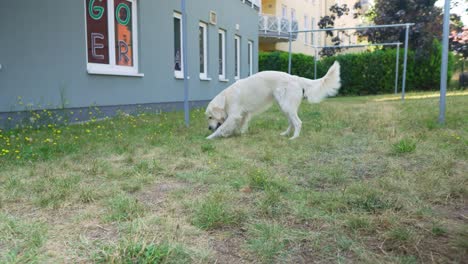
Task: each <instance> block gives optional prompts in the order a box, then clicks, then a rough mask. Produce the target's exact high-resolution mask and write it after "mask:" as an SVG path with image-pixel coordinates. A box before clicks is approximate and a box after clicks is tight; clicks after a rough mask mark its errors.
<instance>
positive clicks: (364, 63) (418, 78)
mask: <svg viewBox="0 0 468 264" xmlns="http://www.w3.org/2000/svg"><path fill="white" fill-rule="evenodd" d="M441 51H442V48H441V45H440V44H439V42H438V41H434V43H433V45H432V50H431V51H430V52H429V54H430V55H429V56H426V57H416V56H415V52H414V51H411V50H410V51H409V52H408V65H407V73H406V76H407V85H406V87H407V89H406V91H427V90H436V89H438V88H439V83H440V64H441ZM403 56H404V50H403V49H400V69H399V81H398V90H399V91H400V90H401V78H402V73H403ZM335 60H338V61H339V62H340V64H341V79H342V84H343V85H342V88H341V89H340V94H341V95H366V94H383V93H393V92H394V85H395V61H396V49H384V50H376V51H373V52H367V51H365V52H360V53H349V54H342V55H337V56H333V57H326V58H324V59H322V60H320V61H318V62H317V77H318V78H320V77H322V76H323V75H325V73H326V71H327V70H328V68H329V67H330V66H331V65H332V64H333V62H334V61H335ZM452 66H453V56H452V55H451V56H450V57H449V73H448V80H450V77H451V76H452V68H453V67H452ZM259 70H260V71H266V70H275V71H283V72H287V70H288V53H287V52H281V51H275V52H261V53H260V55H259ZM291 73H292V74H293V75H298V76H302V77H306V78H309V79H313V78H314V58H313V57H312V56H308V55H304V54H293V56H292V67H291Z"/></svg>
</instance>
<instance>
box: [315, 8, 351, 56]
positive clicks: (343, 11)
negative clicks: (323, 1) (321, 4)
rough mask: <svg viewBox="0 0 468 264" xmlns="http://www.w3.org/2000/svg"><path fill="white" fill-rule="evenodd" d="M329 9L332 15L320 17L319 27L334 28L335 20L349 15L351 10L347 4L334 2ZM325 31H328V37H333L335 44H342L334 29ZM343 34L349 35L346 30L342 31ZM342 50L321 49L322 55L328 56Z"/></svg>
mask: <svg viewBox="0 0 468 264" xmlns="http://www.w3.org/2000/svg"><path fill="white" fill-rule="evenodd" d="M329 10H330V12H331V15H326V16H323V17H320V20H319V22H318V23H317V25H318V27H319V28H321V29H326V28H334V27H335V20H336V19H338V18H340V17H342V16H344V15H348V14H349V11H350V9H349V7H348V5H347V4H343V5H338V4H334V5H332V6H331V7H330V8H329ZM325 33H326V37H331V38H332V39H331V41H332V43H333V45H335V46H338V45H340V44H341V39H340V37H339V36H338V35H336V34H335V33H333V31H331V30H329V31H325ZM341 34H343V35H346V36H347V33H346V32H345V31H341ZM340 51H341V49H340V48H323V49H322V50H321V51H320V55H321V56H326V57H328V56H333V55H335V53H337V52H340Z"/></svg>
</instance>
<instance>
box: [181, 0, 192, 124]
mask: <svg viewBox="0 0 468 264" xmlns="http://www.w3.org/2000/svg"><path fill="white" fill-rule="evenodd" d="M181 10H182V54H183V56H182V65H183V71H184V114H185V115H184V116H185V125H186V126H187V127H188V126H189V125H190V114H189V111H190V109H189V102H188V97H189V96H188V92H189V89H188V87H189V83H188V82H189V78H188V63H187V57H188V56H187V55H188V54H187V53H188V49H187V10H186V8H185V0H182V4H181Z"/></svg>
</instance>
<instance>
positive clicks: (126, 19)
mask: <svg viewBox="0 0 468 264" xmlns="http://www.w3.org/2000/svg"><path fill="white" fill-rule="evenodd" d="M122 8H124V9H125V12H127V17H126V18H125V20H122V19H121V18H120V10H121V9H122ZM130 17H131V12H130V7H128V5H126V4H124V3H120V4H119V5H118V6H117V8H116V9H115V18H116V19H117V22H119V24H121V25H124V26H126V25H128V22H130Z"/></svg>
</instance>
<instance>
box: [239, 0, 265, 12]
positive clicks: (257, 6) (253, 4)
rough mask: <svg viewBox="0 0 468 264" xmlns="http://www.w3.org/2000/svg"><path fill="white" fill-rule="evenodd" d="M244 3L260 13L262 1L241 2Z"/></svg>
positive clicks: (245, 0) (246, 0)
mask: <svg viewBox="0 0 468 264" xmlns="http://www.w3.org/2000/svg"><path fill="white" fill-rule="evenodd" d="M240 1H241V2H242V3H244V4H247V5H249V6H251V7H252V8H253V9H255V10H257V11H260V6H261V5H262V2H261V0H240Z"/></svg>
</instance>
